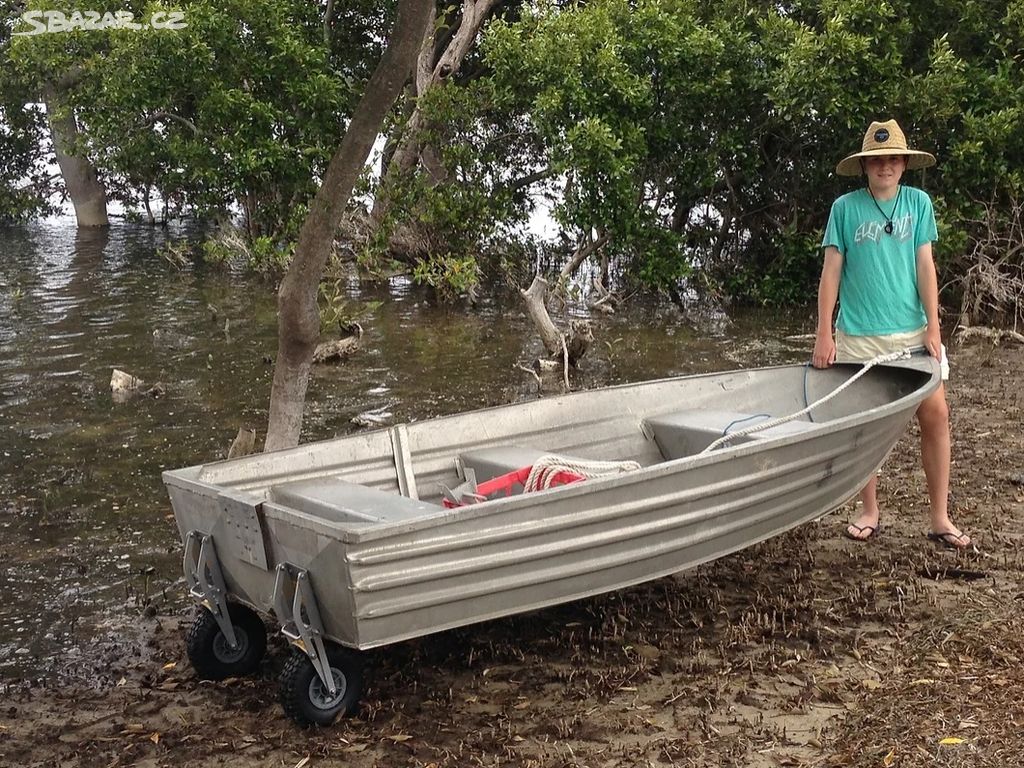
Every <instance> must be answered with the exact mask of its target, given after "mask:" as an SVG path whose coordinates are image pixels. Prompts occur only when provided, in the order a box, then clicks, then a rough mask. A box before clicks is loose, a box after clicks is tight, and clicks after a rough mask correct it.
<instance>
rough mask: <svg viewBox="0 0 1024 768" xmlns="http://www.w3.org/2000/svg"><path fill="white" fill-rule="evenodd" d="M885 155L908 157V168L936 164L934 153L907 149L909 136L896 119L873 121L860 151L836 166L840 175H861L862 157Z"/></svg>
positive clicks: (912, 168) (910, 169) (911, 169)
mask: <svg viewBox="0 0 1024 768" xmlns="http://www.w3.org/2000/svg"><path fill="white" fill-rule="evenodd" d="M884 155H904V156H906V158H907V170H909V171H913V170H915V169H917V168H927V167H929V166H931V165H935V157H934V155H930V154H928V153H927V152H918V151H917V150H916V149H907V137H906V136H904V135H903V131H902V129H901V128H900V126H899V123H897V122H896V121H895V120H889V121H887V122H884V123H872V124H871V125H870V126H868V131H867V133H865V134H864V143H863V144H862V145H861V150H860V152H857V153H856V154H853V155H850V156H849V157H845V158H843V160H842V161H841V162H840V163H839V165H837V166H836V173H837V174H839V175H840V176H860V170H861V169H860V159H861V158H862V157H882V156H884Z"/></svg>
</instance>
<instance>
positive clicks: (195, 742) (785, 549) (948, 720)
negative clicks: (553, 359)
mask: <svg viewBox="0 0 1024 768" xmlns="http://www.w3.org/2000/svg"><path fill="white" fill-rule="evenodd" d="M1022 392H1024V348H1022V347H1021V346H1019V345H1018V346H1016V347H1002V348H995V347H992V346H985V345H977V346H972V347H969V348H964V349H960V350H956V352H955V356H954V359H953V381H952V383H951V386H950V390H949V397H950V404H951V408H952V419H953V428H954V468H953V473H954V479H953V490H952V501H953V506H954V509H955V516H956V519H957V521H958V522H959V523H960V525H961V526H962V527H963V528H964V529H965V530H967V531H969V532H970V533H971V534H972V535H973V536H974V537H975V539H976V540H977V541H978V543H979V545H980V549H981V551H980V552H979V553H973V554H966V555H965V554H957V553H951V552H947V551H941V550H938V549H936V548H935V547H934V546H933V545H931V544H930V543H929V542H927V541H926V539H925V538H924V532H925V530H926V524H927V523H926V517H925V514H926V512H925V510H926V495H925V490H924V477H923V473H922V472H921V470H920V468H919V454H918V449H917V441H916V437H917V435H916V431H915V430H911V431H910V432H909V433H908V435H907V436H906V438H905V439H904V440H903V441H901V443H900V445H899V446H898V447H897V449H896V451H895V452H894V454H893V456H892V458H891V459H890V461H889V463H888V464H887V465H886V467H885V468H884V469H883V473H882V476H881V494H882V499H883V503H884V505H885V509H886V511H887V514H886V516H885V519H884V524H885V529H884V532H883V534H882V535H881V536H879V537H878V538H877V539H874V540H872V541H870V542H868V543H864V544H859V543H855V542H852V541H848V540H845V539H843V538H841V537H840V536H839V532H840V530H841V528H842V522H843V521H844V520H846V519H849V518H851V517H852V516H853V515H855V510H853V509H852V505H851V506H850V507H847V508H846V509H842V510H839V511H837V512H836V513H834V514H832V515H829V516H828V517H826V518H824V519H823V520H821V521H820V522H819V523H816V524H812V525H808V526H805V527H803V528H802V529H800V530H797V531H794V532H792V533H790V534H788V535H786V536H783V537H780V538H778V539H776V540H773V541H770V542H767V543H765V544H763V545H760V546H757V547H754V548H751V549H749V550H746V551H744V552H742V553H740V554H738V555H735V556H732V557H728V558H725V559H722V560H720V561H717V562H715V563H712V564H710V565H707V566H704V567H701V568H698V569H696V570H693V571H690V572H686V573H683V574H680V575H678V576H676V577H672V578H666V579H662V580H659V581H656V582H653V583H649V584H646V585H643V586H641V587H637V588H634V589H630V590H627V591H623V592H620V593H615V594H610V595H605V596H602V597H599V598H595V599H591V600H587V601H582V602H579V603H575V604H571V605H567V606H562V607H559V608H555V609H550V610H546V611H542V612H539V613H535V614H531V615H526V616H518V617H514V618H510V619H506V620H502V621H496V622H492V623H490V624H487V625H481V626H475V627H470V628H467V629H464V630H458V631H452V632H447V633H444V634H441V635H437V636H433V637H429V638H423V639H421V640H419V641H415V642H409V643H405V644H402V645H398V646H394V647H391V648H388V649H384V650H382V651H378V652H375V653H374V654H372V655H371V659H370V661H371V672H370V676H369V679H368V687H367V691H366V693H365V695H364V697H363V703H362V706H361V709H360V711H359V714H358V716H356V717H354V718H349V719H346V720H343V721H339V722H338V723H337V724H336V725H334V726H333V727H331V728H325V729H307V730H303V729H300V728H298V727H297V726H295V725H293V724H292V722H291V721H290V720H288V719H287V718H286V717H285V716H284V714H283V712H282V710H281V707H280V705H279V704H278V702H277V695H278V693H277V691H278V689H277V677H278V674H279V673H280V670H281V667H282V665H283V663H284V659H285V658H286V656H287V654H288V653H289V651H288V649H287V648H286V647H285V646H284V644H283V643H282V642H281V641H280V639H278V638H272V640H271V649H270V653H269V654H268V657H267V659H266V660H265V661H264V663H263V664H262V666H261V667H260V669H259V671H258V673H257V674H256V675H255V676H253V677H251V678H246V679H233V680H227V681H224V682H219V683H210V682H203V681H199V680H197V679H196V677H195V675H194V673H193V672H192V670H191V668H190V667H189V664H188V661H187V659H186V658H185V654H184V648H183V635H184V630H185V628H186V627H187V625H188V623H189V619H190V617H189V616H185V615H183V616H161V615H158V616H153V617H150V618H143V619H141V621H142V627H143V631H142V633H141V636H139V635H138V633H135V632H132V633H129V632H128V631H127V630H126V631H125V635H124V637H121V638H120V639H116V635H117V630H118V628H117V627H114V628H113V629H114V630H115V631H114V633H113V634H114V635H115V639H113V640H112V639H110V638H109V637H107V638H105V639H102V640H96V641H94V642H92V643H87V644H85V645H84V647H83V649H82V651H83V652H82V654H81V658H82V661H81V662H80V663H78V664H76V667H75V668H74V669H71V670H68V671H67V674H66V675H65V679H64V680H63V681H62V683H61V684H60V685H57V684H56V683H53V682H50V683H42V684H40V683H34V684H32V685H29V684H27V683H18V682H15V683H14V684H7V685H5V686H4V688H3V689H0V690H2V692H3V696H2V697H0V765H2V766H51V765H52V766H69V767H73V768H79V767H83V766H129V765H135V766H146V767H150V766H204V767H206V766H285V767H286V768H306V767H307V766H327V765H346V766H352V767H353V768H370V767H371V766H423V767H428V766H430V767H432V768H441V767H442V766H498V765H502V766H523V767H524V768H531V767H537V768H539V767H541V766H544V767H545V768H546V767H548V766H552V767H555V766H558V767H562V766H566V767H567V766H581V767H582V766H591V767H594V768H597V767H601V768H605V767H607V768H611V767H613V766H615V767H618V766H622V767H632V766H744V767H746V766H753V767H755V768H757V767H759V766H847V765H849V766H883V767H886V768H887V767H889V766H899V767H900V768H902V767H904V766H1006V767H1007V768H1010V767H1013V766H1020V765H1022V764H1024V763H1022V761H1024V758H1022V757H1021V756H1022V755H1024V704H1022V700H1024V581H1022V578H1021V577H1022V574H1024V537H1022V534H1021V531H1022V529H1024V459H1022V452H1024V437H1022V426H1021V425H1022V421H1024V410H1022V406H1024V397H1022ZM138 621H139V619H136V618H134V617H126V618H125V622H126V624H128V623H129V622H133V623H135V624H137V623H138ZM135 638H138V639H137V640H136V639H135Z"/></svg>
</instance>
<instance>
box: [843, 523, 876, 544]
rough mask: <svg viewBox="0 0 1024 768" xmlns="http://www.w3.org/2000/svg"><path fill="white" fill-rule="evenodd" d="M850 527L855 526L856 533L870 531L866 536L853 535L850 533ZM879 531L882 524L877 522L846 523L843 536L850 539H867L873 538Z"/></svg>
mask: <svg viewBox="0 0 1024 768" xmlns="http://www.w3.org/2000/svg"><path fill="white" fill-rule="evenodd" d="M851 528H856V529H857V533H858V534H860V533H864V531H871V533H869V534H868V535H867V536H855V535H853V534H852V533H850V529H851ZM881 532H882V525H881V524H878V525H857V524H856V523H847V524H846V527H845V528H844V529H843V536H845V537H846V538H848V539H850V540H851V541H867V540H868V539H873V538H875V536H877V535H878V534H879V533H881Z"/></svg>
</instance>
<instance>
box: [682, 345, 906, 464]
mask: <svg viewBox="0 0 1024 768" xmlns="http://www.w3.org/2000/svg"><path fill="white" fill-rule="evenodd" d="M915 349H917V348H914V349H899V350H896V351H895V352H889V353H888V354H885V355H879V356H878V357H875V358H872V359H871V360H868V361H867V362H866V363H864V367H863V368H861V369H860V370H859V371H857V373H855V374H854V375H853V376H851V377H850V378H849V379H847V380H846V381H844V382H843V383H842V384H840V385H839V386H838V387H836V388H835V389H833V390H832V391H831V392H829V393H828V394H827V395H825V396H824V397H822V398H819V399H818V400H815V401H814V402H813V403H811V404H810V405H808V406H807V407H806V408H802V409H801V410H799V411H797V412H796V413H791V414H790V415H789V416H780V417H779V418H777V419H769V420H768V421H762V422H760V423H758V424H753V425H751V426H749V427H744V428H743V429H737V430H736V431H735V432H730V433H729V434H727V435H722V436H721V437H720V438H718V439H717V440H715V441H714V442H713V443H711V445H709V446H708V447H707V448H705V449H704V450H703V451H701V452H700V453H699V454H697V455H698V456H701V455H703V454H705V453H710V452H711V451H713V450H715V448H717V447H718V446H720V445H724V444H725V443H728V442H729V441H730V440H732V439H733V438H736V437H742V436H743V435H749V434H751V433H752V432H760V431H761V430H762V429H770V428H771V427H777V426H779V425H780V424H785V423H786V422H787V421H793V419H798V418H800V417H801V416H803V415H804V414H805V413H810V412H811V411H812V410H814V409H815V408H817V407H818V406H819V405H824V404H825V403H827V402H828V401H829V400H831V399H832V398H833V397H835V396H836V395H838V394H839V393H840V392H842V391H843V390H844V389H846V388H847V387H849V386H850V385H851V384H853V383H854V382H855V381H857V379H859V378H860V377H861V376H863V375H864V374H865V373H867V372H868V371H870V370H871V369H872V368H874V367H875V366H876V365H879V364H881V363H891V362H893V361H894V360H905V359H907V358H909V357H910V356H911V354H913V352H914V351H915Z"/></svg>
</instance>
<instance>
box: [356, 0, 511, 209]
mask: <svg viewBox="0 0 1024 768" xmlns="http://www.w3.org/2000/svg"><path fill="white" fill-rule="evenodd" d="M500 1H501V0H463V3H462V19H461V21H460V23H459V29H458V31H457V32H456V33H455V35H453V36H452V38H451V42H449V44H448V45H447V46H446V47H445V49H444V52H443V53H442V54H441V55H440V56H439V57H437V61H436V63H435V62H434V58H435V52H434V47H435V34H434V28H433V25H431V27H430V29H428V30H427V31H426V34H425V36H424V38H423V41H422V45H421V49H420V54H419V57H418V61H417V67H416V88H415V96H416V99H417V101H416V106H415V108H414V109H413V112H412V115H411V116H410V117H409V120H408V122H407V123H406V124H405V128H404V130H403V131H402V138H401V139H400V140H399V142H398V146H397V147H396V148H395V153H394V155H393V156H392V157H391V162H390V163H388V164H387V167H386V168H385V169H384V173H383V178H382V179H381V183H380V187H379V188H378V191H377V195H376V197H375V198H374V201H373V216H372V220H373V224H374V226H379V225H380V223H381V222H382V221H383V220H384V217H385V216H387V212H388V209H389V207H390V202H391V201H390V199H389V197H388V195H389V192H388V190H389V188H390V187H391V186H393V185H394V184H395V182H396V180H397V179H399V178H401V177H402V176H405V175H407V174H409V173H411V172H412V171H413V169H414V168H415V167H416V164H417V163H418V162H419V160H420V158H421V156H423V155H426V156H427V158H428V159H430V160H432V162H431V167H430V168H429V169H428V170H429V171H430V173H431V178H432V179H433V180H434V181H435V182H436V181H438V180H439V178H441V177H442V176H443V170H441V169H440V168H439V167H438V162H437V160H436V153H434V152H432V151H431V150H430V148H426V149H425V148H424V147H423V143H422V140H421V133H422V128H423V112H422V110H421V109H420V101H419V100H420V99H422V97H423V96H424V94H426V93H427V91H429V90H430V89H431V88H433V87H435V86H437V85H438V84H439V83H441V82H442V81H444V80H445V79H447V78H449V77H451V76H452V75H454V74H455V73H456V72H458V70H459V67H460V66H462V61H463V59H465V58H466V55H467V54H468V53H469V52H470V50H471V49H472V47H473V43H474V42H475V41H476V38H477V35H478V34H479V33H480V28H481V27H483V25H484V22H485V21H486V20H487V18H488V16H489V15H490V13H491V11H492V10H493V9H494V7H495V6H496V5H498V4H499V2H500Z"/></svg>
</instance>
